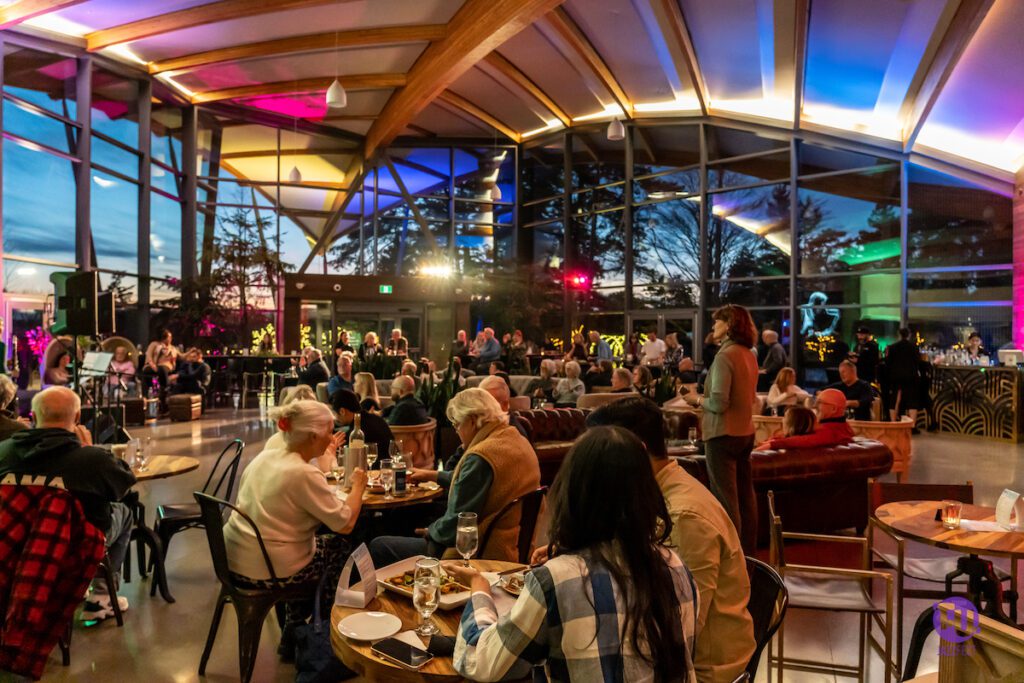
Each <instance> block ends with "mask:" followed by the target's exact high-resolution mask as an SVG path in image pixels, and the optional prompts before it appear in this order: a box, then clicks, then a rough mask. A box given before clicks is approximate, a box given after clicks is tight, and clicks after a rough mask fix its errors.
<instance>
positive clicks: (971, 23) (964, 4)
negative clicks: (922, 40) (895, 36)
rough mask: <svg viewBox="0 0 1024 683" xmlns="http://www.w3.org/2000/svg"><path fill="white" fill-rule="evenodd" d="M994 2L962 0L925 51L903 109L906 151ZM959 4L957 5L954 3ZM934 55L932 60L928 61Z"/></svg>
mask: <svg viewBox="0 0 1024 683" xmlns="http://www.w3.org/2000/svg"><path fill="white" fill-rule="evenodd" d="M994 2H995V0H961V2H960V3H959V4H957V5H956V12H955V14H953V16H952V17H951V18H950V19H949V20H948V24H947V25H946V26H945V27H944V28H945V30H942V28H943V22H942V21H941V20H940V22H939V24H938V26H937V30H936V32H935V34H934V35H933V36H932V40H931V42H930V43H929V45H928V47H927V48H926V50H925V59H922V60H921V62H920V66H919V67H918V72H917V73H916V74H914V78H913V79H912V80H911V82H910V88H908V90H907V96H906V98H905V99H904V100H903V105H902V106H901V107H900V120H901V121H903V150H904V151H905V152H908V151H910V149H911V148H913V146H914V143H915V142H917V136H918V135H920V133H921V129H922V128H923V127H924V122H925V120H926V119H927V118H928V115H929V114H930V113H931V111H932V108H933V107H934V106H935V103H936V102H937V101H938V99H939V94H940V93H941V92H942V88H943V86H945V85H946V81H948V80H949V77H950V76H951V75H952V74H953V70H954V69H955V68H956V65H957V64H958V63H959V62H960V57H961V56H962V55H963V53H964V50H966V49H967V46H968V45H969V44H970V42H971V39H972V38H974V36H975V34H977V32H978V29H979V28H980V27H981V23H982V21H984V19H985V17H986V16H987V15H988V12H989V10H990V9H992V5H993V4H994ZM951 4H956V3H951ZM929 55H931V59H930V60H929V59H927V58H928V56H929Z"/></svg>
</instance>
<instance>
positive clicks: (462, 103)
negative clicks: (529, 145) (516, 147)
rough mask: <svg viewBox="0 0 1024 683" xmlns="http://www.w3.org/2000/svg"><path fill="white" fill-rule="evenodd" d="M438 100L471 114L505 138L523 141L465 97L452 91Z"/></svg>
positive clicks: (508, 127)
mask: <svg viewBox="0 0 1024 683" xmlns="http://www.w3.org/2000/svg"><path fill="white" fill-rule="evenodd" d="M437 99H438V100H440V101H441V102H444V103H445V104H449V105H451V106H453V107H455V108H456V109H459V110H461V111H463V112H465V113H467V114H469V115H470V116H472V117H473V118H475V119H477V120H479V121H482V122H483V123H485V124H487V125H488V126H490V127H491V128H494V129H495V130H497V131H498V132H499V133H501V134H502V135H504V136H505V137H507V138H511V139H512V140H513V141H514V142H519V141H521V140H522V136H521V135H520V134H519V133H517V132H516V131H515V130H513V129H512V128H511V127H510V126H508V125H507V124H505V123H503V122H502V121H499V120H498V119H497V118H495V117H494V116H493V115H491V114H489V113H487V112H486V111H484V110H483V109H481V108H480V107H478V106H476V105H475V104H473V103H472V102H470V101H469V100H467V99H466V98H465V97H462V96H461V95H458V94H456V93H453V92H452V91H451V90H445V91H443V92H442V93H441V94H440V95H438V98H437Z"/></svg>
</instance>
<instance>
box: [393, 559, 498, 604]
mask: <svg viewBox="0 0 1024 683" xmlns="http://www.w3.org/2000/svg"><path fill="white" fill-rule="evenodd" d="M422 558H423V555H417V556H415V557H410V558H407V559H404V560H402V561H401V562H396V563H394V564H391V565H388V566H387V567H381V568H380V569H378V570H377V583H378V584H380V585H381V586H383V587H384V589H385V590H389V591H391V592H392V593H398V594H399V595H404V596H406V597H407V598H409V599H410V600H412V589H413V584H414V583H415V579H414V572H415V570H416V562H417V560H420V559H422ZM483 576H484V577H485V578H486V579H487V580H488V582H489V583H490V584H491V585H492V586H493V585H494V584H496V583H497V582H498V575H497V574H494V573H491V572H484V573H483ZM470 595H471V593H470V590H469V586H465V585H463V584H461V583H459V582H458V581H456V580H455V578H454V577H451V576H449V575H447V574H445V573H444V570H443V569H442V570H441V596H440V598H439V600H438V607H439V608H440V609H455V608H457V607H462V606H463V605H465V604H466V603H467V602H469V596H470Z"/></svg>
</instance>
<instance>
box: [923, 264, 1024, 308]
mask: <svg viewBox="0 0 1024 683" xmlns="http://www.w3.org/2000/svg"><path fill="white" fill-rule="evenodd" d="M1012 299H1013V271H1010V270H980V271H978V270H974V271H960V272H955V273H911V274H909V275H908V276H907V301H908V302H909V303H910V305H911V306H913V305H915V304H935V303H945V302H957V303H959V302H970V301H974V302H978V301H1002V302H1009V301H1011V300H1012Z"/></svg>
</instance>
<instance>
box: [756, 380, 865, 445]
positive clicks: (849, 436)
mask: <svg viewBox="0 0 1024 683" xmlns="http://www.w3.org/2000/svg"><path fill="white" fill-rule="evenodd" d="M814 410H815V412H816V413H817V414H818V424H817V425H816V426H815V428H814V431H813V432H812V433H810V434H804V435H801V436H784V437H779V438H775V439H769V440H768V441H767V442H766V443H765V444H762V447H767V448H769V449H772V450H778V449H781V448H828V447H829V446H838V445H839V444H844V443H848V442H850V441H852V440H853V430H852V429H850V425H848V424H847V423H846V397H845V396H843V392H841V391H839V390H838V389H822V390H821V391H819V392H818V395H817V396H816V397H815V402H814Z"/></svg>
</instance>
